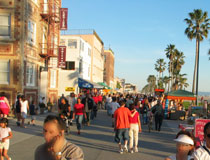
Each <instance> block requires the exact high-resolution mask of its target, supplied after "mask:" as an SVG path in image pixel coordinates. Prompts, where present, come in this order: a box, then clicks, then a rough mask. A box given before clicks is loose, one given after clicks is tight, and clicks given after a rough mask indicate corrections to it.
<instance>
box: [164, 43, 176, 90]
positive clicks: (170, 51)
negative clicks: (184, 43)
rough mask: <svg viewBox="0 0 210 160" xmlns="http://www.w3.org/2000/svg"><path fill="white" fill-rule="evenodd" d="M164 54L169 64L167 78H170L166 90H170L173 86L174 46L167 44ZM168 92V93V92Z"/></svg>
mask: <svg viewBox="0 0 210 160" xmlns="http://www.w3.org/2000/svg"><path fill="white" fill-rule="evenodd" d="M165 52H166V57H167V58H168V59H169V64H168V66H169V67H168V70H169V77H171V81H169V84H168V88H169V90H170V87H171V86H172V84H173V74H172V73H173V59H174V55H175V45H173V44H169V45H168V46H167V48H166V49H165ZM169 90H168V91H169Z"/></svg>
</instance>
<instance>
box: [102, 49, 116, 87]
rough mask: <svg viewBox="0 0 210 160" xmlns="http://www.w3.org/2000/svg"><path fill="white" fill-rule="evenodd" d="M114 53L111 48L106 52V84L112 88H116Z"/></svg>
mask: <svg viewBox="0 0 210 160" xmlns="http://www.w3.org/2000/svg"><path fill="white" fill-rule="evenodd" d="M114 61H115V57H114V52H113V51H112V50H111V49H110V48H109V49H108V50H104V82H106V84H107V85H108V86H109V87H111V88H113V89H114V88H115V87H116V86H115V85H114Z"/></svg>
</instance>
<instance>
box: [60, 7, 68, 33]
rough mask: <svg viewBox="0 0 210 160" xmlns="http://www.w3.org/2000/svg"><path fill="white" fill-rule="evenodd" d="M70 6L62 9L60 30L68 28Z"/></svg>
mask: <svg viewBox="0 0 210 160" xmlns="http://www.w3.org/2000/svg"><path fill="white" fill-rule="evenodd" d="M67 21H68V8H61V9H60V30H67Z"/></svg>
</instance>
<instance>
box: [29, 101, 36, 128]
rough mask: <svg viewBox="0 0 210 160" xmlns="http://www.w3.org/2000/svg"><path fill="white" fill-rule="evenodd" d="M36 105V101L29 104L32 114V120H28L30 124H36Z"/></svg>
mask: <svg viewBox="0 0 210 160" xmlns="http://www.w3.org/2000/svg"><path fill="white" fill-rule="evenodd" d="M35 110H36V106H35V104H34V101H32V102H31V104H30V106H29V113H30V116H31V121H29V122H28V124H29V125H30V124H31V125H33V126H35V119H36V118H35V115H36V112H35Z"/></svg>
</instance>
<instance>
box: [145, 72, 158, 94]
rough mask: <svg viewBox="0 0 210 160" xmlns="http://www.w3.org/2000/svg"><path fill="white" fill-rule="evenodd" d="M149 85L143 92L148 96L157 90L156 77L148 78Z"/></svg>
mask: <svg viewBox="0 0 210 160" xmlns="http://www.w3.org/2000/svg"><path fill="white" fill-rule="evenodd" d="M147 83H148V84H147V85H145V86H144V87H143V89H142V92H144V93H146V94H148V93H149V94H153V93H154V91H155V88H156V77H155V76H154V75H149V76H148V78H147Z"/></svg>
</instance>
